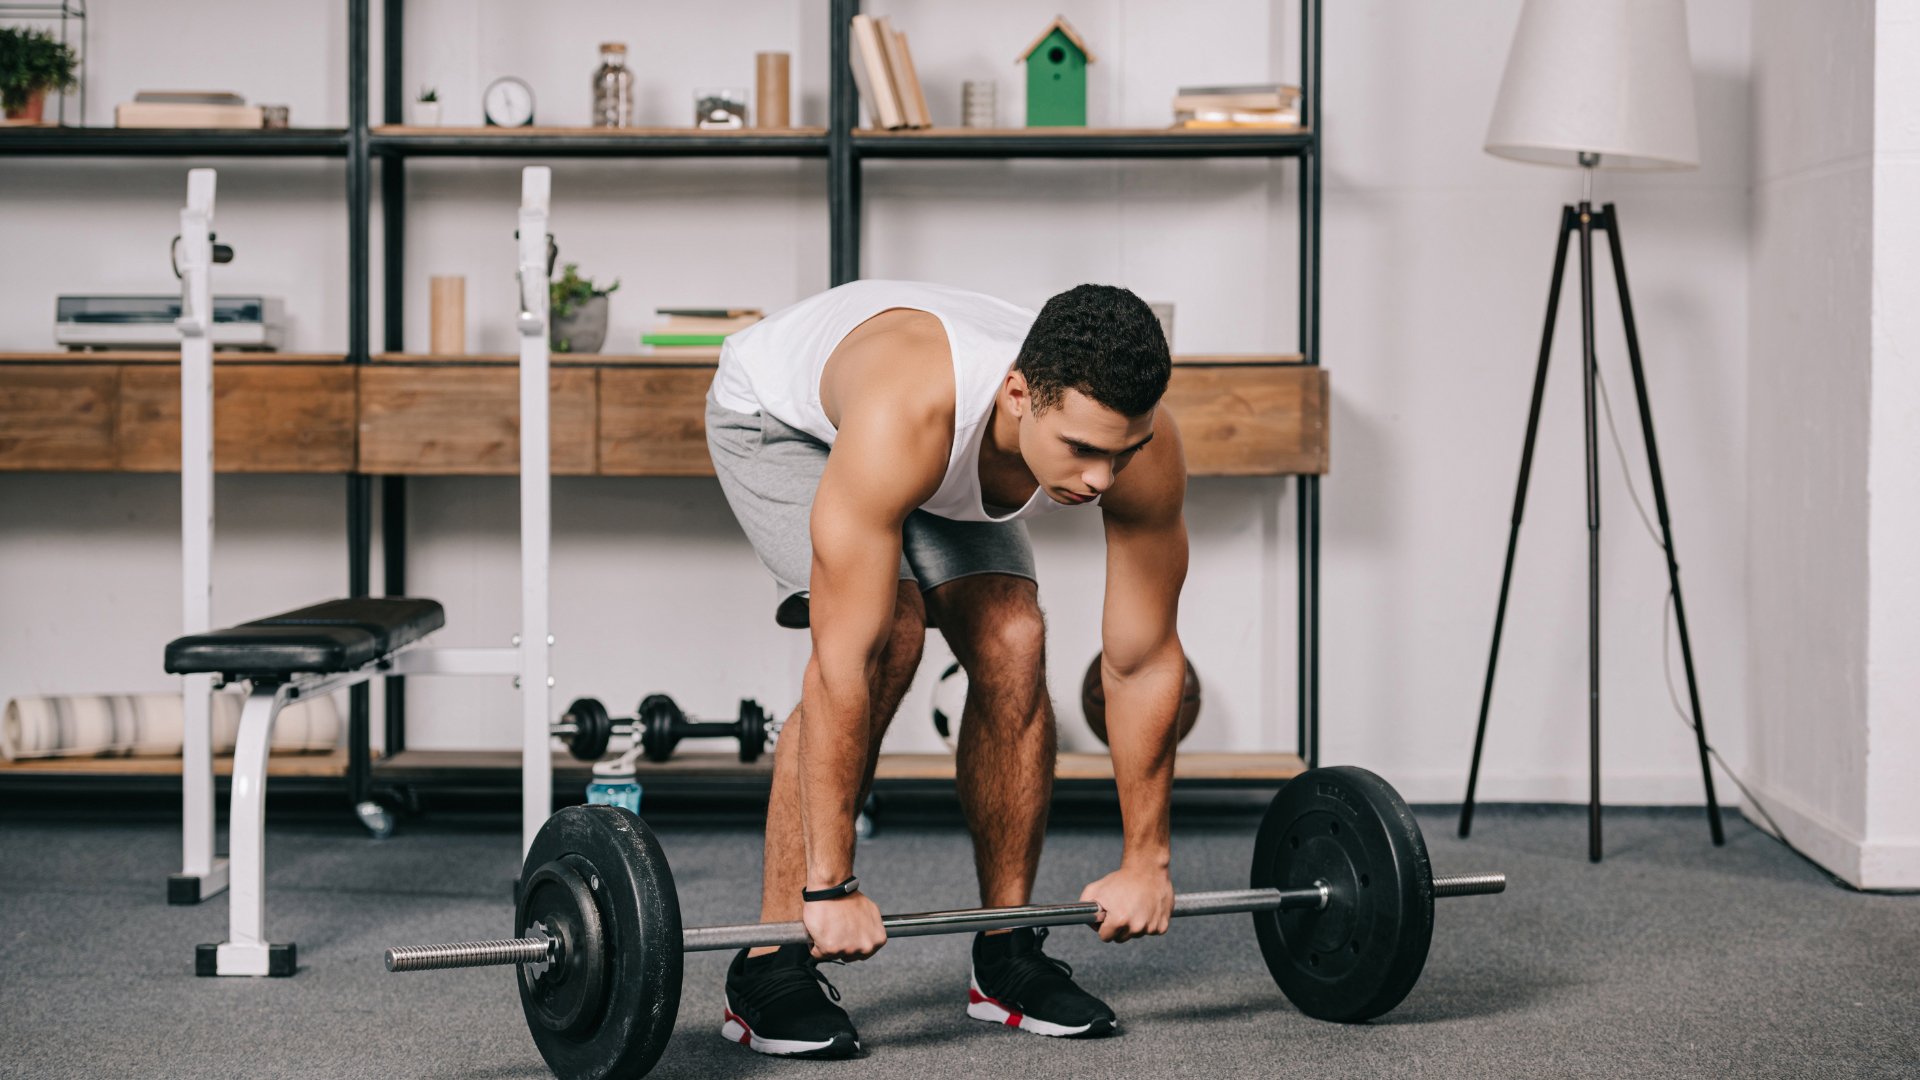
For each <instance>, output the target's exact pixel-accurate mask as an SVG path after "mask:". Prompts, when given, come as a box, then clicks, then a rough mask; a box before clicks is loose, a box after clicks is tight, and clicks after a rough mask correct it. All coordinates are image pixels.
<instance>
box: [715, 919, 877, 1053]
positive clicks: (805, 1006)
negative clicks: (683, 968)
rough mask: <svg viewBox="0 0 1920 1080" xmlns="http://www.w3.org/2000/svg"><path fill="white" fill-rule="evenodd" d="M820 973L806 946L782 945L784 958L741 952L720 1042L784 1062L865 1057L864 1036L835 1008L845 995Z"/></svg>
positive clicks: (731, 973)
mask: <svg viewBox="0 0 1920 1080" xmlns="http://www.w3.org/2000/svg"><path fill="white" fill-rule="evenodd" d="M819 968H820V965H819V961H817V960H815V959H814V958H813V956H812V954H811V953H810V952H809V950H808V949H807V947H806V946H805V945H782V946H781V947H780V950H779V951H778V952H771V953H768V954H766V955H765V956H755V957H751V958H750V957H748V956H747V950H745V949H742V950H740V953H739V955H738V956H735V957H734V958H733V964H732V965H731V966H730V967H728V968H727V993H726V999H725V1000H726V1006H725V1007H726V1015H727V1019H726V1023H724V1024H722V1025H721V1026H720V1036H721V1037H722V1038H724V1039H726V1040H727V1041H728V1042H736V1043H739V1044H741V1045H742V1046H746V1047H750V1048H752V1049H754V1050H758V1051H759V1052H760V1053H762V1054H778V1055H780V1056H782V1057H802V1058H844V1057H852V1056H853V1055H855V1054H857V1053H859V1052H860V1036H859V1034H858V1033H857V1032H855V1031H854V1030H853V1021H852V1020H850V1019H848V1018H847V1011H846V1010H845V1009H842V1008H841V1007H840V1006H839V1005H837V1004H835V1002H837V1001H839V1000H840V991H838V990H836V989H834V986H833V984H832V983H830V982H828V981H827V978H826V976H824V975H822V974H820V970H819ZM823 986H824V987H825V988H826V989H825V991H824V992H823V991H822V990H821V987H823ZM828 995H832V1000H828Z"/></svg>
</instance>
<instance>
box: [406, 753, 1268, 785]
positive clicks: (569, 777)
mask: <svg viewBox="0 0 1920 1080" xmlns="http://www.w3.org/2000/svg"><path fill="white" fill-rule="evenodd" d="M1304 771H1306V765H1305V764H1304V763H1303V762H1302V761H1301V760H1300V757H1299V756H1298V755H1296V754H1280V753H1215V752H1194V753H1183V754H1181V755H1179V757H1177V758H1176V759H1175V760H1174V782H1175V783H1176V784H1182V785H1197V786H1261V785H1269V784H1271V785H1278V784H1279V783H1280V782H1281V781H1284V780H1288V779H1291V778H1292V777H1295V776H1298V775H1299V774H1300V773H1302V772H1304ZM554 772H555V774H556V776H558V777H560V778H562V779H563V780H566V781H569V782H571V781H574V780H577V781H579V782H580V783H585V782H586V781H587V779H588V778H589V777H590V776H591V775H592V774H591V772H590V769H589V767H588V765H587V764H585V763H583V762H578V761H574V760H573V759H571V758H568V757H566V756H565V755H556V756H555V757H554ZM634 773H635V776H636V778H637V779H638V780H639V781H640V784H641V786H642V787H645V786H646V785H647V784H648V783H650V782H652V781H653V780H665V779H674V780H687V781H699V780H708V781H714V782H728V783H734V784H742V783H747V784H749V785H750V786H765V785H766V784H767V783H768V782H770V781H771V778H772V776H773V759H772V757H771V755H769V756H766V757H762V758H761V759H760V760H759V761H756V762H754V763H753V764H751V765H743V764H741V762H740V760H739V758H738V757H737V756H736V755H734V754H731V753H713V752H700V751H694V752H683V753H679V754H675V755H674V757H673V759H672V760H670V761H666V762H663V763H658V764H656V763H654V762H650V761H644V760H643V761H641V762H639V763H637V765H636V766H635V770H634ZM374 776H375V778H376V779H377V780H379V781H380V782H382V783H394V784H407V783H421V784H428V783H439V782H450V783H453V784H456V785H463V784H475V785H491V784H493V783H496V782H497V783H501V784H515V785H517V784H518V783H519V782H520V754H519V752H518V751H515V750H403V751H401V752H400V753H398V754H395V755H393V756H392V757H390V758H386V759H384V760H382V761H378V762H375V763H374ZM1054 777H1055V779H1056V781H1057V782H1059V783H1063V784H1072V785H1078V786H1085V787H1108V786H1111V785H1112V783H1113V762H1112V759H1111V758H1109V757H1108V756H1107V755H1106V754H1088V753H1062V754H1061V755H1060V760H1059V764H1058V767H1057V768H1056V769H1055V770H1054ZM874 779H875V780H876V782H880V783H886V784H897V783H906V784H951V783H953V779H954V764H953V755H951V754H881V755H880V764H879V766H878V768H877V769H876V770H875V771H874Z"/></svg>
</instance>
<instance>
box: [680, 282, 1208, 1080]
mask: <svg viewBox="0 0 1920 1080" xmlns="http://www.w3.org/2000/svg"><path fill="white" fill-rule="evenodd" d="M1170 374H1171V358H1170V357H1169V356H1168V353H1167V343H1166V339H1165V336H1164V335H1163V334H1162V333H1161V330H1160V325H1159V323H1158V321H1157V320H1156V319H1155V318H1154V315H1153V313H1152V311H1151V310H1150V309H1149V308H1148V307H1147V305H1146V304H1145V303H1143V302H1142V301H1141V300H1140V299H1139V298H1138V297H1136V296H1135V295H1133V294H1132V293H1131V292H1128V291H1127V290H1125V289H1120V288H1114V287H1111V286H1104V285H1081V286H1079V287H1077V288H1074V289H1070V290H1068V291H1067V292H1064V293H1061V294H1060V295H1058V296H1055V297H1054V298H1052V299H1051V300H1049V301H1047V303H1046V306H1045V307H1043V308H1042V309H1041V311H1040V313H1039V314H1038V315H1037V316H1036V315H1035V314H1034V313H1033V312H1031V311H1028V310H1026V309H1023V308H1019V307H1016V306H1014V305H1012V304H1009V303H1006V302H1004V301H1001V300H997V299H994V298H992V297H989V296H983V295H981V294H978V293H972V292H966V291H963V290H959V289H953V288H947V287H944V286H939V285H928V284H920V283H915V282H900V281H856V282H852V283H849V284H846V285H842V286H840V287H839V288H836V289H832V290H830V291H828V292H825V293H822V294H820V295H818V296H815V297H812V298H811V299H808V300H803V301H801V302H800V303H798V304H796V305H794V306H792V307H790V308H787V309H785V310H783V311H780V312H777V313H775V314H774V315H773V316H771V317H770V318H768V319H766V320H765V321H763V322H761V323H759V324H757V325H755V326H753V327H752V328H750V329H748V330H745V331H742V332H740V333H738V334H735V335H733V336H732V337H731V338H729V339H728V341H727V344H726V347H725V348H724V349H723V350H722V353H721V357H720V366H719V370H718V372H717V373H716V374H715V376H714V381H713V387H712V390H711V391H710V393H709V395H708V399H707V415H706V423H707V440H708V447H709V449H710V450H711V452H712V455H713V463H714V470H715V472H716V473H718V475H719V478H720V482H721V486H722V488H723V490H724V491H725V492H726V496H727V500H728V502H729V504H730V505H731V506H732V508H733V511H734V514H735V516H736V517H738V518H739V520H740V524H741V526H742V527H743V528H744V529H745V531H746V533H747V536H748V539H749V540H751V541H752V543H753V546H754V550H755V551H756V552H758V554H759V556H760V559H761V561H762V562H763V563H765V564H766V567H767V569H768V570H770V571H771V572H772V573H773V576H774V579H775V581H776V582H777V584H778V587H779V594H780V600H781V603H780V607H779V610H778V617H779V618H780V621H781V622H782V624H783V625H790V626H806V625H809V623H810V625H811V630H812V635H813V654H812V657H811V658H810V659H809V660H808V662H807V669H806V675H805V679H804V684H803V686H802V689H801V699H800V706H799V708H797V709H795V710H794V713H793V715H792V717H791V718H790V719H788V721H787V723H786V726H785V728H784V729H783V730H782V732H781V741H780V752H779V753H778V754H776V755H774V776H773V791H772V795H771V799H770V802H769V805H768V808H767V835H766V867H765V872H764V879H763V885H762V889H763V891H762V898H761V918H762V919H763V920H765V921H792V920H794V919H796V918H798V919H800V920H802V921H804V922H805V924H806V927H807V932H808V934H809V936H810V937H811V938H812V947H811V948H810V949H809V948H807V947H804V946H787V947H784V948H780V949H771V948H768V949H755V950H751V951H750V952H749V951H746V950H743V951H742V952H741V953H740V955H738V956H736V957H735V958H734V961H733V964H732V966H731V968H730V969H729V970H728V973H727V982H726V1017H725V1023H724V1024H723V1026H722V1029H721V1033H722V1035H724V1036H725V1037H726V1038H728V1039H730V1040H733V1041H737V1042H740V1043H743V1044H745V1045H748V1046H750V1047H751V1048H753V1049H754V1050H757V1051H760V1052H761V1053H767V1054H781V1055H788V1056H802V1057H846V1056H849V1055H852V1054H855V1053H857V1052H859V1050H860V1043H859V1036H858V1035H857V1034H856V1033H855V1030H854V1027H853V1024H852V1022H851V1020H850V1019H849V1018H848V1016H847V1013H846V1012H845V1011H844V1010H843V1009H841V1008H840V1007H839V1005H838V1004H837V1002H838V1001H839V998H840V995H839V992H838V991H837V990H835V989H834V988H833V987H832V986H831V984H828V983H826V980H825V978H824V977H822V976H821V975H820V974H819V972H818V964H819V962H820V961H821V960H841V961H845V960H854V959H862V958H865V957H867V956H871V955H872V954H873V953H874V951H875V950H877V949H879V948H880V946H881V945H882V944H884V943H885V941H886V932H885V930H884V928H883V927H882V925H881V921H880V908H879V907H878V905H876V904H875V902H874V901H873V900H872V899H870V898H869V896H868V895H867V893H866V892H865V891H864V890H863V889H862V888H861V887H860V884H859V882H858V881H857V879H855V877H854V874H853V856H854V833H853V826H854V819H855V817H856V815H857V813H858V811H859V808H860V806H861V805H862V804H863V803H864V802H865V799H866V793H867V790H868V788H869V787H870V786H871V784H872V782H873V771H874V765H875V763H876V762H877V760H878V756H879V746H880V739H881V736H882V735H883V734H884V733H885V731H886V728H887V724H888V722H889V721H890V720H891V719H892V717H893V713H894V710H895V709H896V708H897V707H898V706H899V703H900V699H901V697H902V696H903V695H904V694H905V693H906V690H907V685H908V683H909V682H910V681H911V679H912V677H913V673H914V671H915V669H916V668H917V667H918V666H919V662H920V651H921V646H922V643H923V640H924V637H925V628H926V626H928V625H929V624H931V625H935V626H938V627H939V629H940V631H941V633H942V634H944V635H945V636H946V638H947V641H948V643H949V644H950V645H951V646H952V648H953V651H954V655H955V656H956V657H957V658H958V659H959V661H960V663H961V665H962V666H963V667H964V668H965V669H966V672H967V679H968V689H967V702H966V706H965V711H964V713H963V723H962V726H961V738H960V746H959V753H958V761H957V766H956V768H957V787H958V792H959V796H960V803H961V807H962V810H963V812H964V814H965V816H966V820H967V826H968V829H969V831H970V832H971V833H972V836H973V844H974V863H975V869H976V871H977V873H978V876H979V883H980V900H981V902H982V903H983V904H985V905H988V906H993V907H1000V906H1008V905H1017V904H1025V903H1028V902H1030V900H1031V895H1030V894H1031V890H1032V887H1033V879H1034V874H1035V871H1036V870H1037V868H1038V866H1039V861H1040V847H1041V841H1042V838H1043V836H1044V834H1045V831H1046V820H1047V808H1048V802H1049V798H1050V796H1051V793H1052V788H1053V772H1054V757H1055V735H1054V721H1053V708H1052V704H1051V702H1050V700H1049V698H1048V695H1047V684H1046V674H1045V670H1044V666H1043V652H1044V650H1043V643H1044V638H1045V628H1044V625H1043V623H1042V619H1041V613H1040V605H1039V602H1038V593H1037V589H1036V586H1035V584H1034V567H1033V551H1032V547H1031V545H1030V543H1029V541H1028V538H1027V532H1026V519H1027V518H1031V517H1035V516H1038V515H1040V514H1043V513H1050V512H1053V511H1056V510H1062V509H1065V508H1067V507H1070V506H1098V507H1099V508H1100V510H1101V511H1102V513H1103V515H1104V520H1105V526H1106V541H1107V586H1106V599H1105V613H1104V616H1103V619H1102V622H1101V634H1102V643H1103V649H1104V651H1103V659H1102V668H1101V673H1102V677H1103V679H1104V681H1105V687H1106V700H1107V732H1108V742H1109V745H1110V746H1111V748H1112V754H1113V767H1114V777H1115V780H1116V781H1117V784H1118V788H1119V794H1120V800H1121V808H1122V818H1123V821H1122V824H1123V833H1124V840H1125V843H1124V849H1123V850H1124V854H1123V857H1122V859H1121V864H1120V867H1119V868H1118V869H1117V870H1115V871H1114V872H1113V873H1111V874H1108V875H1107V876H1105V877H1103V878H1101V879H1100V880H1098V881H1095V882H1093V883H1092V884H1090V885H1088V886H1087V887H1086V889H1085V890H1084V891H1083V892H1082V894H1081V899H1082V900H1091V901H1096V902H1098V903H1099V904H1100V906H1101V908H1102V909H1103V915H1102V918H1101V920H1100V924H1099V932H1100V937H1101V938H1102V940H1106V941H1124V940H1126V939H1128V938H1130V937H1133V936H1136V935H1141V934H1160V933H1165V932H1166V927H1167V921H1168V918H1169V916H1170V915H1171V913H1172V909H1173V884H1172V881H1171V879H1170V877H1169V874H1168V859H1169V844H1170V840H1169V829H1168V821H1167V809H1168V792H1169V788H1170V787H1171V783H1172V774H1173V754H1174V746H1175V743H1176V742H1177V738H1176V735H1175V727H1174V724H1175V716H1176V713H1177V711H1178V709H1179V705H1180V694H1181V689H1182V682H1183V679H1184V675H1185V666H1184V665H1185V657H1184V655H1183V654H1182V652H1181V648H1180V641H1179V638H1178V636H1177V635H1176V633H1175V628H1174V622H1175V615H1176V612H1177V610H1178V607H1179V598H1180V588H1181V585H1182V583H1183V582H1184V581H1185V578H1186V570H1187V537H1186V526H1185V523H1184V521H1183V519H1182V516H1181V507H1182V503H1183V499H1184V496H1185V491H1186V480H1187V478H1186V465H1185V459H1184V457H1183V455H1182V453H1181V447H1180V434H1179V431H1178V429H1176V428H1175V426H1174V423H1173V418H1172V417H1171V416H1169V415H1167V414H1166V412H1165V411H1164V410H1162V409H1161V408H1160V407H1159V401H1160V397H1161V395H1162V394H1163V393H1164V392H1165V390H1166V386H1167V379H1168V377H1169V375H1170ZM1045 936H1046V931H1045V930H1038V931H1036V930H1015V931H1011V932H1002V933H995V934H982V935H979V936H978V937H976V938H975V940H974V944H973V977H972V985H971V986H970V988H969V992H968V999H969V1001H968V1010H967V1011H968V1014H969V1015H971V1016H973V1017H975V1018H978V1019H982V1020H989V1021H993V1022H996V1023H1003V1024H1009V1025H1011V1026H1015V1027H1018V1028H1019V1029H1021V1030H1023V1031H1029V1032H1034V1033H1037V1034H1042V1035H1055V1036H1085V1035H1103V1034H1107V1033H1109V1032H1111V1031H1112V1030H1114V1026H1115V1023H1116V1021H1115V1018H1114V1014H1113V1011H1112V1010H1111V1009H1109V1008H1108V1007H1107V1006H1106V1005H1105V1004H1104V1003H1102V1002H1101V1001H1100V1000H1099V999H1098V998H1096V997H1094V996H1093V995H1092V994H1089V993H1087V992H1086V991H1085V990H1083V989H1081V988H1080V987H1079V986H1078V985H1076V984H1075V983H1074V981H1073V979H1072V977H1071V975H1072V972H1071V969H1069V968H1068V966H1067V965H1066V964H1065V963H1063V962H1061V961H1059V960H1055V959H1052V958H1050V957H1048V956H1047V955H1046V954H1045V953H1044V952H1043V951H1042V942H1043V941H1044V940H1045ZM823 985H824V987H825V989H824V990H823ZM829 994H831V999H830V998H829V996H828V995H829Z"/></svg>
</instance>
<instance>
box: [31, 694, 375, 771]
mask: <svg viewBox="0 0 1920 1080" xmlns="http://www.w3.org/2000/svg"><path fill="white" fill-rule="evenodd" d="M242 704H243V702H242V700H241V698H240V696H239V695H238V694H215V695H213V752H214V753H216V754H228V753H232V752H233V744H234V741H235V737H236V736H237V735H238V733H239V730H240V710H241V706H242ZM184 711H185V710H184V707H183V705H182V703H181V698H180V695H179V694H53V695H46V696H42V697H18V698H13V699H12V700H10V701H8V702H7V710H6V713H5V714H4V716H0V756H3V757H5V758H6V759H7V760H9V761H17V760H20V759H22V758H46V757H130V756H155V757H175V756H178V755H179V753H180V744H181V731H182V724H183V720H182V715H183V713H184ZM339 742H340V711H339V710H338V709H336V708H335V707H334V704H333V698H332V697H331V696H322V697H319V698H314V699H310V700H307V701H297V702H294V703H293V704H291V705H288V706H287V707H286V708H284V709H281V710H280V715H279V716H278V717H276V718H275V720H274V725H273V743H272V749H273V751H274V752H275V753H309V752H312V753H324V752H326V751H330V750H332V749H333V748H334V747H335V746H337V745H338V744H339Z"/></svg>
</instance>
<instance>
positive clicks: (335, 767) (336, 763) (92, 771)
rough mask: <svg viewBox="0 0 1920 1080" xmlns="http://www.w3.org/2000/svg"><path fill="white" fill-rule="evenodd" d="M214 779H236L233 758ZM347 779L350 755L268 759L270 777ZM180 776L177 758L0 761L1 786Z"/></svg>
mask: <svg viewBox="0 0 1920 1080" xmlns="http://www.w3.org/2000/svg"><path fill="white" fill-rule="evenodd" d="M213 772H214V775H215V776H232V775H233V758H232V757H229V756H225V755H221V756H218V757H215V758H214V759H213ZM345 775H347V751H346V749H345V748H338V749H335V750H332V751H330V752H328V753H324V754H274V755H271V756H269V757H268V758H267V776H268V777H307V778H315V777H319V778H338V777H343V776H345ZM60 776H69V777H106V776H129V777H132V776H147V777H151V776H162V777H164V776H171V777H174V778H176V779H177V778H178V777H179V776H180V759H179V758H177V757H59V758H27V759H24V760H21V761H4V760H0V785H5V784H6V783H8V782H9V781H12V780H16V779H21V778H25V777H60Z"/></svg>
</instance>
